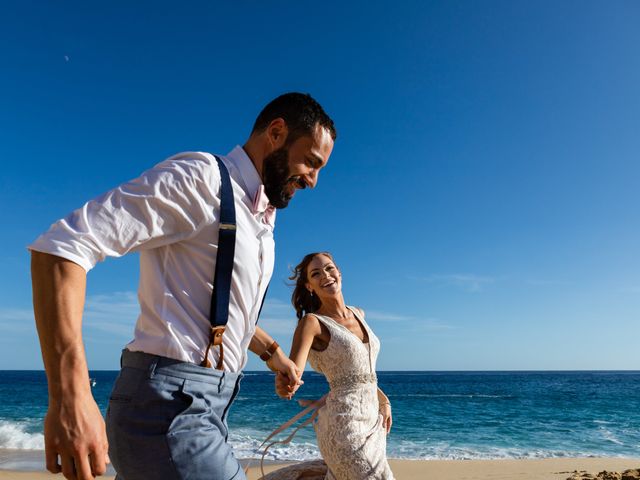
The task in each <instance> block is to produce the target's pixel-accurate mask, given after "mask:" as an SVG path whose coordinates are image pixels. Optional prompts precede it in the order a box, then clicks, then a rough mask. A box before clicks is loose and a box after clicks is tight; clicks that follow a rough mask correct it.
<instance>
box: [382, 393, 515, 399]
mask: <svg viewBox="0 0 640 480" xmlns="http://www.w3.org/2000/svg"><path fill="white" fill-rule="evenodd" d="M388 396H389V398H414V397H415V398H515V396H514V395H487V394H484V393H406V394H391V395H388Z"/></svg>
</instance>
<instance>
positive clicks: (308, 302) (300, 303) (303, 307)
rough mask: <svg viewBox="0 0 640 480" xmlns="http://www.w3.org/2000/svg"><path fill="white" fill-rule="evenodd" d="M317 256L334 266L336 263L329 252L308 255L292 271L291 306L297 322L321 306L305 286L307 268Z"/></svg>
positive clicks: (290, 278)
mask: <svg viewBox="0 0 640 480" xmlns="http://www.w3.org/2000/svg"><path fill="white" fill-rule="evenodd" d="M318 255H324V256H325V257H327V258H328V259H329V260H331V261H332V262H333V263H334V264H335V263H336V262H335V261H334V260H333V257H332V256H331V254H330V253H329V252H314V253H310V254H308V255H305V257H304V258H303V259H302V261H301V262H300V263H299V264H298V265H297V266H296V267H295V268H294V269H293V273H292V275H291V276H290V277H289V280H293V281H294V289H293V294H292V295H291V304H292V305H293V308H295V309H296V316H297V317H298V320H300V319H301V318H302V317H304V316H305V315H306V314H307V313H313V312H316V311H317V310H318V309H319V308H320V305H321V304H320V300H319V299H318V297H317V296H315V295H313V296H312V295H311V293H309V290H307V287H306V285H305V284H306V283H307V282H308V281H309V279H308V277H307V267H308V266H309V264H310V263H311V261H312V260H313V259H314V258H315V257H317V256H318Z"/></svg>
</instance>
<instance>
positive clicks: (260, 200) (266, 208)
mask: <svg viewBox="0 0 640 480" xmlns="http://www.w3.org/2000/svg"><path fill="white" fill-rule="evenodd" d="M253 213H263V215H262V223H266V224H267V225H271V228H273V227H274V226H275V223H276V209H275V207H274V206H273V205H270V204H269V198H268V197H267V194H266V193H264V185H260V187H259V188H258V191H257V192H256V197H255V198H254V199H253Z"/></svg>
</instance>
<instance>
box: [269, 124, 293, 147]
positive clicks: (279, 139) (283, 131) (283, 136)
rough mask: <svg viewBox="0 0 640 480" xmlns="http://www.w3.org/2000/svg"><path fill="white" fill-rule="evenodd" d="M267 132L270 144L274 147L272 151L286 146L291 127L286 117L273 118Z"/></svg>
mask: <svg viewBox="0 0 640 480" xmlns="http://www.w3.org/2000/svg"><path fill="white" fill-rule="evenodd" d="M266 134H267V139H268V141H269V144H270V146H271V148H272V149H273V150H272V151H274V150H278V149H279V148H282V147H284V145H285V143H286V142H287V136H288V135H289V128H288V127H287V123H286V122H285V121H284V118H276V119H275V120H272V121H271V123H270V124H269V126H268V127H267V130H266Z"/></svg>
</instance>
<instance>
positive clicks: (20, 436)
mask: <svg viewBox="0 0 640 480" xmlns="http://www.w3.org/2000/svg"><path fill="white" fill-rule="evenodd" d="M27 429H28V425H27V424H26V423H23V422H11V421H7V420H0V448H11V449H16V450H44V435H42V433H29V432H28V431H27Z"/></svg>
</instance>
